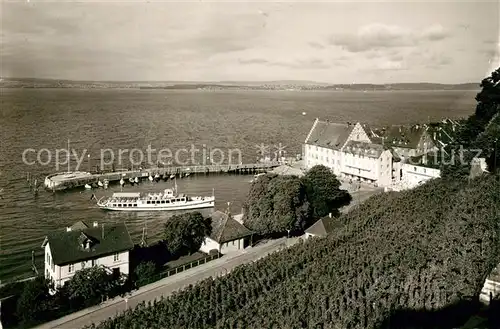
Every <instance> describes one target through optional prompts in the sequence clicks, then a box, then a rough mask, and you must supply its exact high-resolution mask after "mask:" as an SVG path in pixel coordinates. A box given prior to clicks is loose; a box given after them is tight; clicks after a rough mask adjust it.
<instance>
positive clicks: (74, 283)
mask: <svg viewBox="0 0 500 329" xmlns="http://www.w3.org/2000/svg"><path fill="white" fill-rule="evenodd" d="M123 283H124V278H123V277H120V278H115V277H114V276H113V275H112V274H111V273H108V271H107V270H106V268H105V267H103V266H93V267H88V268H84V269H81V270H79V271H77V272H76V273H75V275H73V277H72V278H71V279H70V280H69V281H68V282H66V284H65V285H64V288H63V289H64V293H65V295H66V296H67V297H68V298H69V299H70V301H71V302H72V304H74V305H75V304H79V303H81V304H84V305H92V304H94V303H96V302H97V301H101V300H102V299H104V298H107V297H112V296H113V293H114V292H116V291H117V290H119V287H120V286H121V285H122V284H123Z"/></svg>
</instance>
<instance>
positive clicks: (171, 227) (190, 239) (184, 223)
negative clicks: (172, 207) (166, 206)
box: [163, 212, 212, 255]
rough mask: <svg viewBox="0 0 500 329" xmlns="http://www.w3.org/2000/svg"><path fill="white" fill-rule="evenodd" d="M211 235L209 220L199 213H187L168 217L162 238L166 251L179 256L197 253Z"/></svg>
mask: <svg viewBox="0 0 500 329" xmlns="http://www.w3.org/2000/svg"><path fill="white" fill-rule="evenodd" d="M211 233H212V225H211V219H210V218H207V219H205V218H203V216H202V214H201V213H200V212H189V213H183V214H180V215H174V216H172V217H170V218H169V219H168V221H167V222H166V223H165V229H164V234H163V236H164V242H165V243H166V245H167V248H168V251H169V252H170V253H171V254H172V255H179V254H182V253H192V252H195V251H198V249H200V247H201V244H202V243H203V240H204V239H205V237H206V236H209V235H210V234H211Z"/></svg>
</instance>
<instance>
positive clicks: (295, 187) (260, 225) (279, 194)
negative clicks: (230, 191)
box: [243, 174, 310, 234]
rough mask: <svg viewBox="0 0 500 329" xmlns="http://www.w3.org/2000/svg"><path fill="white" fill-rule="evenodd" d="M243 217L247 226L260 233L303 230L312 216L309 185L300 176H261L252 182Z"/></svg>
mask: <svg viewBox="0 0 500 329" xmlns="http://www.w3.org/2000/svg"><path fill="white" fill-rule="evenodd" d="M243 214H244V215H243V222H244V223H245V226H247V227H248V228H249V229H251V230H253V231H255V232H258V233H259V234H271V233H276V232H284V231H286V230H303V229H304V228H305V227H306V226H307V224H308V223H309V222H308V220H309V217H310V205H309V202H308V200H307V196H306V188H305V185H304V183H303V182H302V180H301V179H300V178H298V177H297V176H278V175H271V174H268V175H265V176H261V177H259V179H257V181H255V182H254V183H252V186H251V188H250V192H249V194H248V197H247V200H246V201H245V203H244V205H243Z"/></svg>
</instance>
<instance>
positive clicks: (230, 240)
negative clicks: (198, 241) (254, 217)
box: [200, 210, 253, 254]
mask: <svg viewBox="0 0 500 329" xmlns="http://www.w3.org/2000/svg"><path fill="white" fill-rule="evenodd" d="M211 219H212V233H211V234H210V236H207V237H205V241H203V243H202V245H201V247H200V251H203V252H205V253H209V252H210V251H211V250H214V249H215V250H217V251H219V253H221V254H226V253H229V252H233V251H237V250H241V249H244V248H246V247H247V246H249V245H250V244H251V237H252V234H253V232H252V231H250V230H249V229H247V228H246V227H245V226H243V224H241V223H239V222H237V221H236V220H235V219H234V218H233V217H232V216H231V214H229V213H224V212H222V211H219V210H217V211H215V212H214V213H212V215H211Z"/></svg>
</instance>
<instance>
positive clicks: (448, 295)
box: [92, 176, 500, 329]
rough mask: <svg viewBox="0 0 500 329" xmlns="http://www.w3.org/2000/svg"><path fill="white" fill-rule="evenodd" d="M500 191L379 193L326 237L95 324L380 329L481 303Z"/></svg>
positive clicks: (496, 185)
mask: <svg viewBox="0 0 500 329" xmlns="http://www.w3.org/2000/svg"><path fill="white" fill-rule="evenodd" d="M499 191H500V182H498V180H496V179H495V177H494V176H488V177H480V178H477V179H476V180H474V181H471V182H468V181H467V180H463V181H458V180H455V181H445V180H443V179H438V180H434V181H430V182H429V183H427V184H424V185H422V186H420V187H418V188H416V189H414V190H411V191H405V192H402V193H384V194H380V195H377V196H374V197H372V198H371V199H369V200H368V201H367V202H365V203H364V204H363V205H361V206H360V207H359V208H356V209H354V210H352V211H351V212H350V213H349V214H347V215H344V216H342V217H341V218H340V220H341V221H342V223H343V227H342V228H341V229H340V230H339V231H337V232H335V233H334V234H333V235H331V236H329V237H328V238H326V239H312V240H310V241H307V242H305V243H302V244H298V245H296V246H294V247H292V248H290V249H287V250H284V251H282V252H279V253H276V254H273V255H271V256H269V257H267V258H265V259H262V260H260V261H258V262H256V263H254V264H250V265H244V266H241V267H239V268H237V269H235V270H234V271H233V272H231V273H230V274H229V275H227V276H225V277H223V278H218V279H215V280H212V279H209V280H206V281H203V282H202V283H200V284H198V285H196V286H192V287H189V288H187V289H186V290H184V291H182V292H179V293H177V294H175V295H174V296H172V297H169V298H166V299H162V300H160V301H157V302H155V303H153V304H150V305H140V306H139V307H137V308H136V309H134V310H129V311H127V312H126V313H124V314H123V315H121V316H119V317H116V318H114V319H109V320H108V321H105V322H103V323H101V324H99V325H93V326H92V327H93V328H99V329H115V328H116V329H132V328H137V329H139V328H200V329H201V328H242V329H247V328H279V329H283V328H380V327H381V326H382V327H388V325H387V319H388V318H389V317H390V316H391V315H392V314H395V313H397V312H398V311H402V310H415V311H421V312H424V311H436V310H440V309H443V308H445V307H448V306H450V305H453V304H456V303H459V302H462V301H464V300H468V299H470V298H474V299H477V296H478V295H479V292H480V290H481V287H482V284H483V282H484V279H485V278H486V276H487V275H488V273H489V272H490V271H491V270H492V269H493V268H494V266H495V265H496V263H497V260H498V256H499V246H500V244H499V222H500V221H499V219H500V193H499ZM464 315H467V314H464ZM451 319H454V320H456V321H460V320H461V319H460V318H459V317H457V316H453V317H450V318H449V319H447V321H448V322H446V323H445V324H442V325H440V327H447V326H448V327H450V328H451V327H454V326H455V327H456V324H454V323H451V322H449V321H451ZM393 327H395V328H398V327H400V325H394V326H393Z"/></svg>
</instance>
